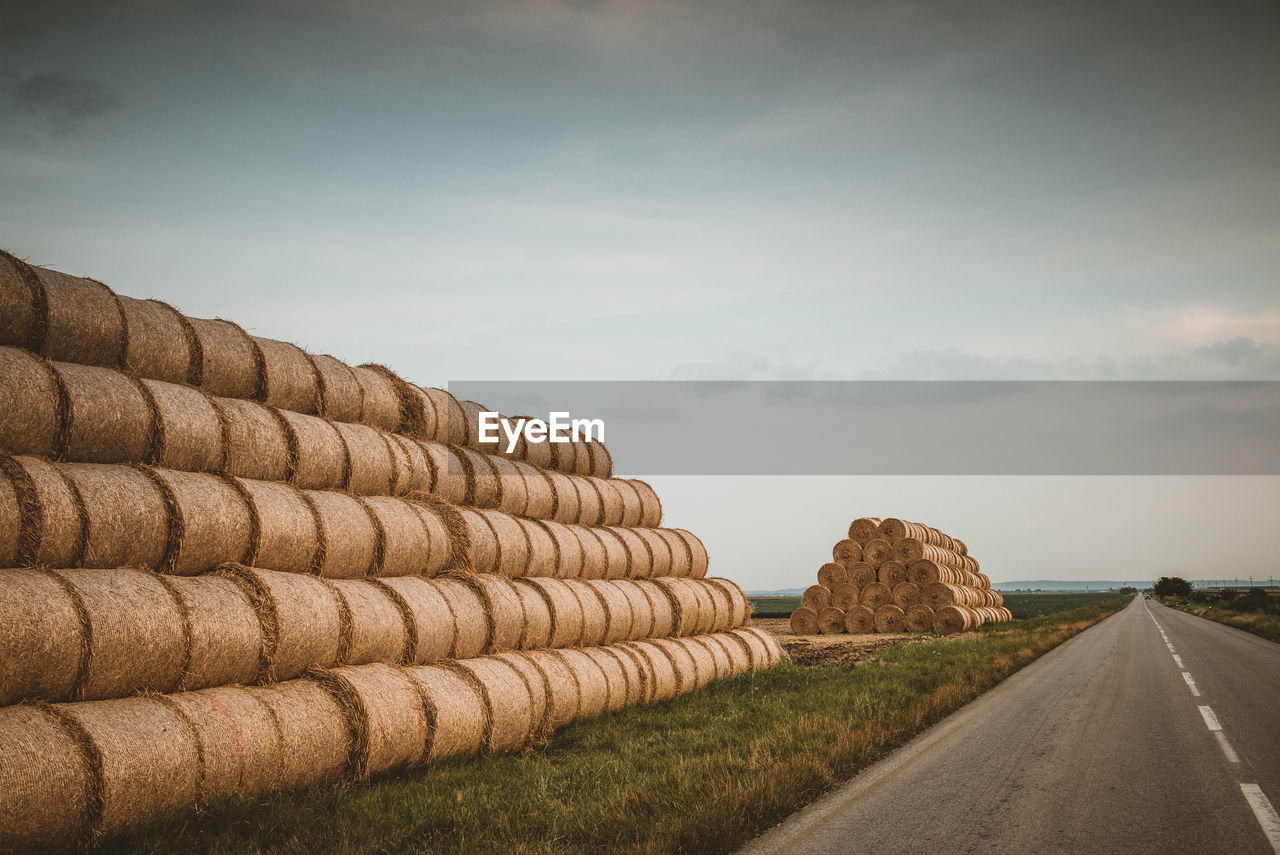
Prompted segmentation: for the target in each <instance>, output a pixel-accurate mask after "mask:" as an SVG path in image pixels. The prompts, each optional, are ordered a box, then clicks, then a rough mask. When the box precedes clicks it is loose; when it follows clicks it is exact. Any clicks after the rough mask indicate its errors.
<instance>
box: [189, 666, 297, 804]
mask: <svg viewBox="0 0 1280 855" xmlns="http://www.w3.org/2000/svg"><path fill="white" fill-rule="evenodd" d="M169 700H170V703H172V705H173V706H174V707H176V708H177V709H178V710H179V711H180V712H181V713H182V714H183V715H185V716H186V717H187V720H188V721H190V722H191V724H192V726H193V727H194V728H195V732H196V737H197V739H198V740H199V743H200V746H201V748H202V749H203V757H204V787H203V792H202V799H201V801H202V802H204V803H208V802H209V801H212V800H213V799H215V798H226V797H229V796H242V797H247V796H258V795H263V794H265V793H270V792H274V791H276V790H279V789H281V787H282V782H281V780H280V767H281V764H283V763H284V762H285V758H284V757H283V752H284V746H283V744H282V743H281V734H280V727H279V725H278V724H277V722H276V720H275V718H274V716H272V714H271V710H270V709H269V708H268V707H267V706H266V705H264V704H263V703H262V701H260V700H259V699H258V698H257V697H256V696H255V695H254V694H253V692H251V691H249V690H247V689H243V688H241V687H239V686H226V687H223V688H218V689H201V690H200V691H195V692H183V693H181V694H177V695H171V696H170V698H169Z"/></svg>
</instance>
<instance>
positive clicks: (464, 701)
mask: <svg viewBox="0 0 1280 855" xmlns="http://www.w3.org/2000/svg"><path fill="white" fill-rule="evenodd" d="M405 671H406V672H407V673H408V675H409V677H410V678H411V679H413V680H414V682H416V683H417V684H418V687H419V689H420V691H421V693H422V696H423V697H424V698H426V700H427V703H428V706H429V708H430V709H431V710H432V711H433V713H434V717H435V727H434V728H432V730H431V743H430V751H429V753H428V755H427V758H426V759H428V760H443V759H445V758H447V757H474V756H475V755H477V754H479V753H480V752H481V751H482V750H483V749H484V744H485V735H486V731H487V729H488V721H489V709H488V707H487V705H486V703H485V700H484V698H483V697H481V694H480V689H479V686H478V684H477V681H475V680H473V679H468V678H465V677H464V676H462V675H460V674H459V673H458V672H457V671H456V670H454V669H453V668H452V667H450V666H447V665H420V666H416V667H413V668H406V669H405Z"/></svg>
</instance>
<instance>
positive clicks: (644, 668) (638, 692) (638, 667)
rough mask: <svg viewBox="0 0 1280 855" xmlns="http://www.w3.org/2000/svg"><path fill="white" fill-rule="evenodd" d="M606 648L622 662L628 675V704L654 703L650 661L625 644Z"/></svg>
mask: <svg viewBox="0 0 1280 855" xmlns="http://www.w3.org/2000/svg"><path fill="white" fill-rule="evenodd" d="M604 650H605V651H607V652H608V653H610V654H611V655H613V656H616V657H618V659H619V661H621V662H622V669H623V671H625V672H626V676H627V687H628V694H627V705H628V706H637V705H639V704H648V703H652V702H653V689H654V686H653V671H652V669H651V668H650V667H649V661H648V660H647V659H645V658H644V657H642V656H641V655H640V654H639V653H637V652H636V651H634V650H632V649H631V648H630V647H627V646H626V645H625V644H615V645H610V646H609V647H606V648H604Z"/></svg>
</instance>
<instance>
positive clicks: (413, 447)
mask: <svg viewBox="0 0 1280 855" xmlns="http://www.w3.org/2000/svg"><path fill="white" fill-rule="evenodd" d="M377 435H378V436H379V437H380V438H381V439H382V440H383V441H385V442H386V444H387V448H388V449H390V452H391V495H393V496H407V495H413V494H420V493H430V492H431V488H432V486H433V482H434V480H435V472H434V471H432V468H431V467H432V461H431V459H430V458H429V457H428V456H427V454H426V452H424V451H423V450H422V446H421V445H420V444H419V443H418V441H417V440H413V439H410V438H409V437H407V436H401V435H400V434H395V433H385V432H381V431H379V432H378V434H377Z"/></svg>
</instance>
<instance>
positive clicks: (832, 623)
mask: <svg viewBox="0 0 1280 855" xmlns="http://www.w3.org/2000/svg"><path fill="white" fill-rule="evenodd" d="M818 632H821V633H823V634H825V635H838V634H840V633H842V632H844V612H843V611H841V610H840V609H837V608H833V607H831V606H828V607H827V608H825V609H823V610H822V611H820V612H818Z"/></svg>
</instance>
